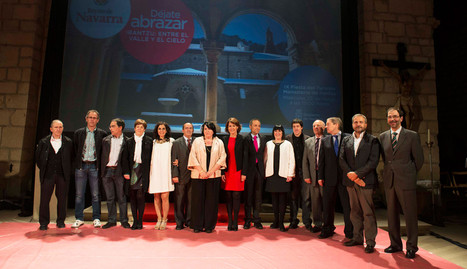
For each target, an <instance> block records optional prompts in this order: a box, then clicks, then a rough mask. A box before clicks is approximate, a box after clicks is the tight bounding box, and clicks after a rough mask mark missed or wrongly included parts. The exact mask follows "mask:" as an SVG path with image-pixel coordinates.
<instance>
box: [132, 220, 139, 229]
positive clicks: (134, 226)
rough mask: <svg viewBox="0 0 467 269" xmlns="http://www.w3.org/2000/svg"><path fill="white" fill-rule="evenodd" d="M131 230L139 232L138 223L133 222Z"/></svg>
mask: <svg viewBox="0 0 467 269" xmlns="http://www.w3.org/2000/svg"><path fill="white" fill-rule="evenodd" d="M131 229H132V230H137V229H138V223H136V221H135V222H133V224H132V225H131Z"/></svg>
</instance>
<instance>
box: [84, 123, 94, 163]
mask: <svg viewBox="0 0 467 269" xmlns="http://www.w3.org/2000/svg"><path fill="white" fill-rule="evenodd" d="M95 131H96V129H94V131H92V132H91V131H90V130H89V129H88V127H86V140H84V147H83V161H85V162H94V161H95V160H96V141H95V140H94V132H95Z"/></svg>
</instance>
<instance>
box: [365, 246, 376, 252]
mask: <svg viewBox="0 0 467 269" xmlns="http://www.w3.org/2000/svg"><path fill="white" fill-rule="evenodd" d="M373 252H375V247H374V246H369V245H366V247H365V253H373Z"/></svg>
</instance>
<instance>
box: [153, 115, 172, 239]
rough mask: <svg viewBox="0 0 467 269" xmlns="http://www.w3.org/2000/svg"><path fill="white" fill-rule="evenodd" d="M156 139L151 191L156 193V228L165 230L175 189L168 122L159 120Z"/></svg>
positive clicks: (155, 130) (154, 142)
mask: <svg viewBox="0 0 467 269" xmlns="http://www.w3.org/2000/svg"><path fill="white" fill-rule="evenodd" d="M154 137H155V139H154V141H153V147H152V157H151V172H150V174H149V193H153V194H154V207H155V208H156V214H157V223H156V227H155V229H156V230H164V229H165V228H166V225H167V215H168V214H169V206H170V204H169V192H171V191H173V190H174V183H173V182H172V172H171V168H172V166H171V151H172V142H173V141H174V139H173V138H171V137H170V127H169V125H168V124H167V123H166V122H158V123H157V124H156V127H155V128H154Z"/></svg>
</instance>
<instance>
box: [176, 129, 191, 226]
mask: <svg viewBox="0 0 467 269" xmlns="http://www.w3.org/2000/svg"><path fill="white" fill-rule="evenodd" d="M182 132H183V136H182V137H180V138H178V139H177V140H175V141H174V142H173V144H172V163H173V165H172V180H173V182H174V183H175V203H174V214H175V222H176V223H177V226H176V227H175V229H176V230H181V229H183V228H185V227H189V226H190V221H191V203H190V202H191V171H190V170H188V156H189V155H190V150H191V145H192V144H193V137H192V135H193V124H191V123H189V122H187V123H185V124H183V127H182Z"/></svg>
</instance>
